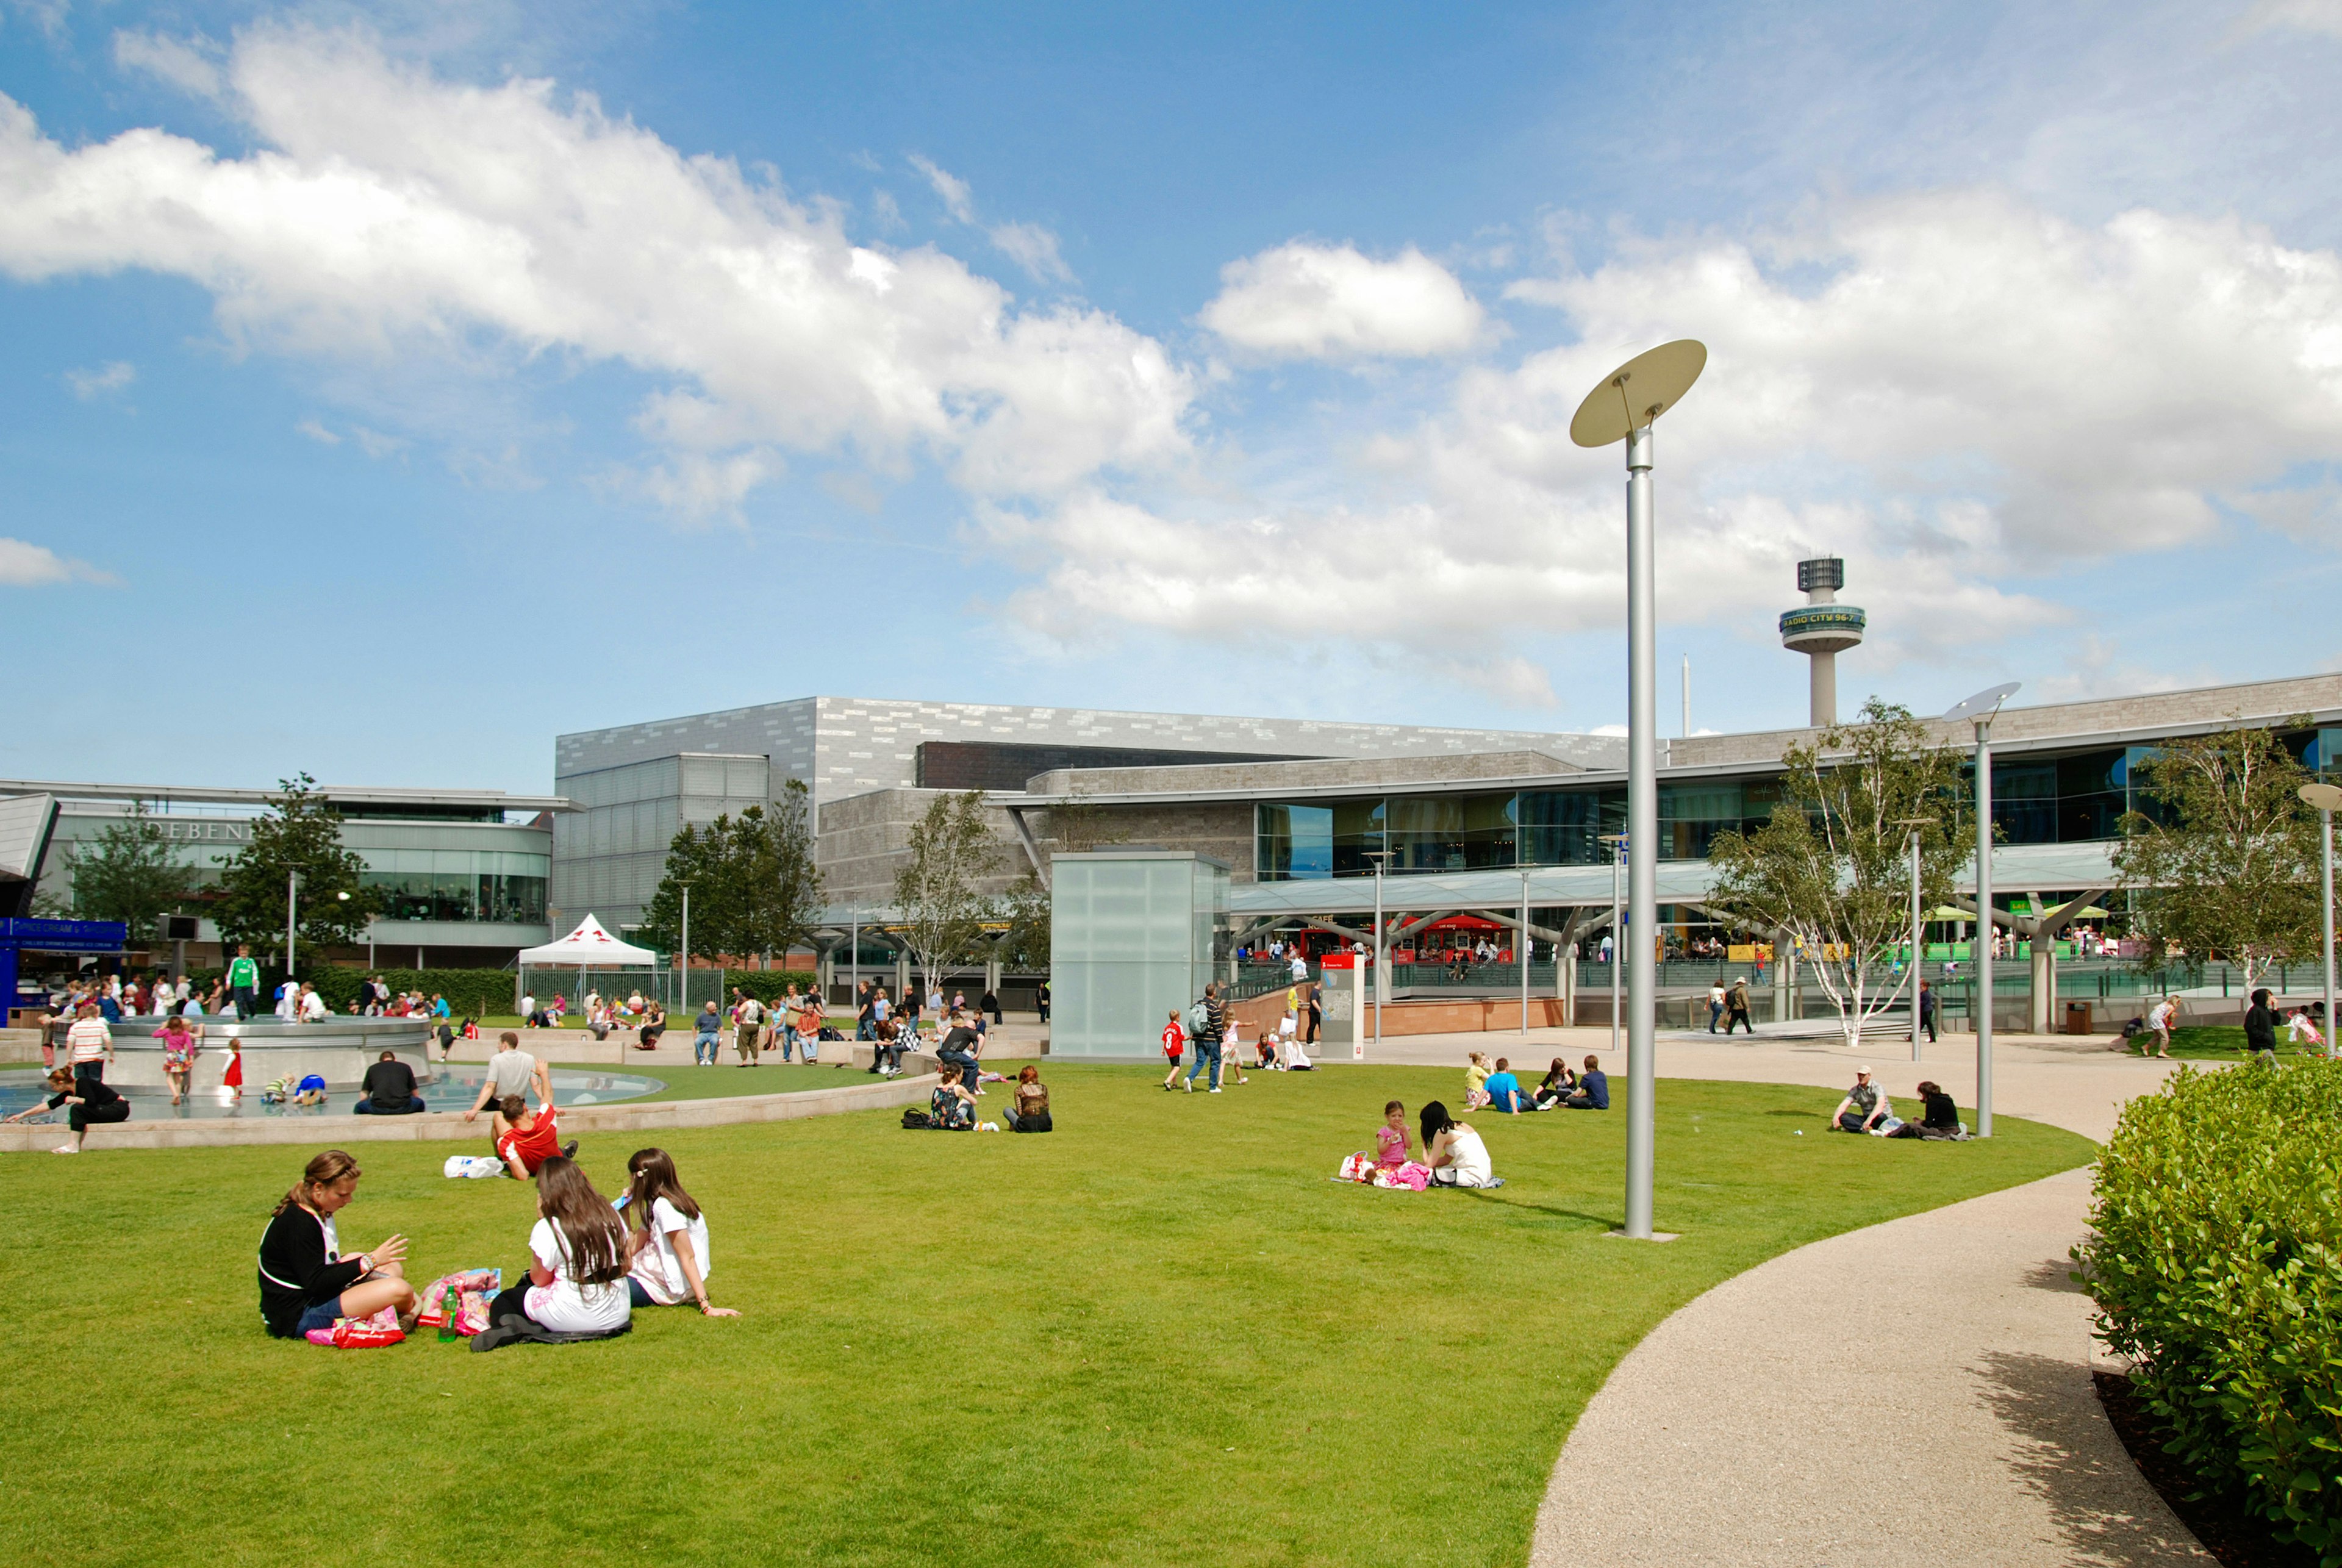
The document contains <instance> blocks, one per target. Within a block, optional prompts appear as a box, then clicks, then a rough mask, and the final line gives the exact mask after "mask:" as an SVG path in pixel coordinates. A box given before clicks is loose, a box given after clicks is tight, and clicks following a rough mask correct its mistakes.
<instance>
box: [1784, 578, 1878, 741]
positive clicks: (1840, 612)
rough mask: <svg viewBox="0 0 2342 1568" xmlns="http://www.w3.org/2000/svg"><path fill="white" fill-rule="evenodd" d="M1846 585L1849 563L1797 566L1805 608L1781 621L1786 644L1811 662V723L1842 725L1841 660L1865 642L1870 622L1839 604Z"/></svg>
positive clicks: (1800, 608)
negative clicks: (1839, 715) (1865, 629)
mask: <svg viewBox="0 0 2342 1568" xmlns="http://www.w3.org/2000/svg"><path fill="white" fill-rule="evenodd" d="M1845 586H1846V563H1845V562H1844V561H1842V560H1840V559H1839V558H1838V557H1837V556H1835V555H1825V556H1822V557H1820V558H1818V559H1817V560H1812V561H1800V562H1798V563H1797V587H1798V590H1799V591H1800V592H1802V593H1803V594H1805V595H1806V602H1805V604H1803V605H1802V606H1801V607H1799V608H1797V609H1795V610H1789V611H1787V612H1785V613H1784V614H1782V616H1781V645H1782V646H1783V647H1785V648H1787V649H1789V650H1790V651H1791V652H1792V653H1798V654H1805V655H1806V657H1807V659H1808V660H1809V661H1810V662H1811V681H1812V698H1813V717H1812V724H1813V725H1814V727H1815V728H1816V729H1822V728H1825V727H1827V726H1828V725H1830V724H1836V723H1837V656H1838V654H1842V653H1844V652H1845V651H1846V650H1847V649H1848V648H1851V647H1854V646H1856V645H1857V644H1860V643H1861V641H1862V633H1863V627H1864V626H1865V624H1867V619H1868V617H1867V616H1865V615H1864V614H1863V613H1862V612H1861V611H1860V610H1858V609H1857V608H1856V607H1855V606H1853V605H1852V604H1839V603H1838V602H1837V591H1838V590H1839V589H1840V588H1843V587H1845Z"/></svg>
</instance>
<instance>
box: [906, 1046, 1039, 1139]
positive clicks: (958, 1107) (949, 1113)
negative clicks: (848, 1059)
mask: <svg viewBox="0 0 2342 1568" xmlns="http://www.w3.org/2000/svg"><path fill="white" fill-rule="evenodd" d="M937 1077H938V1078H939V1079H940V1080H941V1082H939V1083H938V1084H936V1086H935V1088H934V1089H933V1090H932V1091H930V1092H929V1094H928V1095H927V1112H926V1117H925V1119H924V1120H914V1119H912V1118H913V1117H916V1113H912V1114H911V1115H910V1116H906V1120H905V1123H904V1124H905V1125H906V1126H921V1127H933V1128H937V1129H940V1130H942V1131H944V1132H947V1133H966V1132H976V1131H983V1132H995V1133H996V1132H998V1131H999V1130H1000V1128H999V1124H996V1123H992V1122H983V1121H979V1120H977V1118H976V1100H977V1099H978V1098H979V1097H980V1096H981V1095H982V1094H984V1087H983V1085H982V1084H978V1083H977V1082H976V1079H975V1077H974V1075H973V1074H969V1073H968V1072H966V1070H964V1069H963V1068H961V1067H960V1066H958V1065H957V1064H954V1063H949V1062H946V1064H944V1065H943V1068H942V1070H941V1071H940V1072H939V1073H938V1074H937ZM996 1081H997V1082H1002V1083H1005V1082H1006V1079H998V1080H996ZM1001 1119H1002V1121H1005V1122H1006V1124H1008V1130H1009V1131H1010V1132H1012V1133H1046V1132H1051V1131H1053V1130H1054V1129H1055V1128H1056V1122H1055V1121H1053V1120H1052V1119H1051V1117H1050V1115H1049V1089H1048V1085H1047V1084H1044V1083H1042V1082H1041V1069H1040V1068H1038V1067H1036V1066H1033V1065H1031V1064H1026V1066H1025V1067H1024V1068H1023V1069H1022V1070H1021V1071H1020V1072H1018V1074H1016V1091H1015V1092H1014V1093H1013V1094H1011V1095H1010V1096H1009V1102H1008V1108H1007V1109H1006V1111H1005V1112H1003V1113H1002V1117H1001Z"/></svg>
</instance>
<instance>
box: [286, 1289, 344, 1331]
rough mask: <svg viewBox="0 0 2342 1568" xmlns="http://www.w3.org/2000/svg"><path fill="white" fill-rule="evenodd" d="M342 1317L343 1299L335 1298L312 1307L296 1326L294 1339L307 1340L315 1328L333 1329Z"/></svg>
mask: <svg viewBox="0 0 2342 1568" xmlns="http://www.w3.org/2000/svg"><path fill="white" fill-rule="evenodd" d="M341 1315H342V1298H341V1297H339V1296H335V1298H334V1299H333V1300H332V1301H329V1302H319V1303H317V1304H316V1305H315V1306H313V1307H311V1308H310V1309H309V1310H308V1311H306V1312H305V1313H302V1314H301V1321H300V1323H298V1324H296V1325H295V1328H294V1330H293V1337H294V1338H295V1339H302V1338H305V1337H306V1336H307V1334H308V1333H309V1331H310V1330H311V1329H313V1328H331V1327H333V1326H334V1320H335V1318H337V1317H339V1316H341Z"/></svg>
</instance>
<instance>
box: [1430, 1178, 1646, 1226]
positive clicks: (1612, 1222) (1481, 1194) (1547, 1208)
mask: <svg viewBox="0 0 2342 1568" xmlns="http://www.w3.org/2000/svg"><path fill="white" fill-rule="evenodd" d="M1454 1190H1455V1191H1456V1192H1459V1193H1471V1195H1472V1196H1473V1198H1474V1199H1476V1201H1478V1202H1480V1203H1494V1204H1495V1205H1496V1206H1497V1207H1498V1208H1503V1209H1528V1210H1530V1211H1532V1212H1534V1213H1540V1214H1551V1215H1553V1216H1554V1217H1555V1218H1556V1219H1563V1220H1584V1221H1585V1222H1586V1223H1587V1224H1589V1225H1599V1226H1600V1227H1601V1228H1602V1229H1604V1230H1606V1231H1607V1230H1614V1229H1616V1228H1617V1227H1618V1226H1619V1225H1621V1224H1624V1223H1626V1222H1625V1221H1623V1220H1619V1219H1616V1218H1615V1217H1609V1216H1605V1215H1602V1214H1589V1213H1583V1212H1581V1211H1579V1210H1577V1209H1558V1208H1556V1207H1554V1206H1553V1205H1552V1204H1550V1203H1524V1202H1522V1201H1521V1200H1520V1199H1518V1198H1507V1197H1503V1196H1500V1195H1499V1194H1497V1193H1491V1192H1487V1191H1486V1190H1484V1189H1481V1188H1476V1187H1457V1188H1456V1189H1454Z"/></svg>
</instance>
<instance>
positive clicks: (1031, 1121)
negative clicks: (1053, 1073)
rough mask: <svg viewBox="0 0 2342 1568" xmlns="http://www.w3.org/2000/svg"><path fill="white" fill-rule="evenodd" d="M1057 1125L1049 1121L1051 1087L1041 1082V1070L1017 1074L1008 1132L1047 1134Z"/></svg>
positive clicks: (1036, 1068) (1010, 1103)
mask: <svg viewBox="0 0 2342 1568" xmlns="http://www.w3.org/2000/svg"><path fill="white" fill-rule="evenodd" d="M1054 1126H1056V1123H1054V1122H1052V1121H1051V1120H1050V1119H1049V1086H1048V1085H1047V1084H1044V1083H1042V1082H1041V1069H1039V1068H1038V1067H1033V1066H1027V1067H1026V1068H1024V1069H1023V1070H1021V1071H1020V1072H1018V1074H1016V1094H1014V1095H1013V1096H1011V1097H1010V1099H1009V1102H1008V1130H1009V1131H1010V1132H1012V1133H1046V1132H1048V1131H1049V1130H1050V1129H1051V1128H1053V1127H1054Z"/></svg>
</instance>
